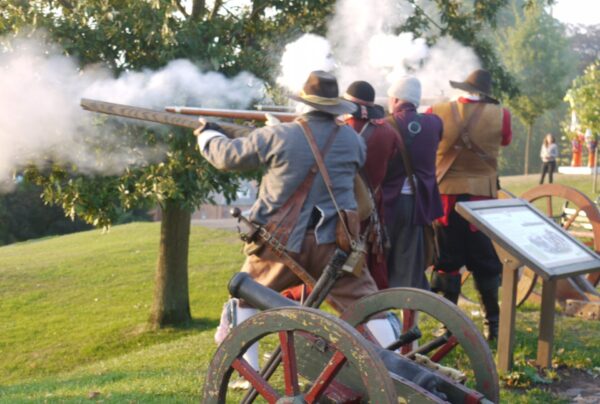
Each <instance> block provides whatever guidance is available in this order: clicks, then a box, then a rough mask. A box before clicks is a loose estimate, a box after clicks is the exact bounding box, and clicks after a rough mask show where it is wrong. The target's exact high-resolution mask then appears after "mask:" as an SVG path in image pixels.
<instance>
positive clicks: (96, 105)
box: [81, 98, 200, 129]
mask: <svg viewBox="0 0 600 404" xmlns="http://www.w3.org/2000/svg"><path fill="white" fill-rule="evenodd" d="M81 107H82V108H83V109H85V110H87V111H93V112H100V113H103V114H108V115H116V116H121V117H124V118H132V119H138V120H142V121H148V122H157V123H164V124H167V125H174V126H181V127H184V128H191V129H196V128H198V126H200V123H199V122H198V119H196V118H192V117H190V116H188V115H181V114H171V113H168V112H162V111H155V110H152V109H147V108H140V107H133V106H130V105H123V104H114V103H111V102H105V101H98V100H92V99H88V98H82V99H81Z"/></svg>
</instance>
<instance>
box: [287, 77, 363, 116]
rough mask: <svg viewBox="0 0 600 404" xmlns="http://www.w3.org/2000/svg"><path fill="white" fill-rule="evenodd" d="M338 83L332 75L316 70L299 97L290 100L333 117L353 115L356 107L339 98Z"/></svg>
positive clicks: (294, 96)
mask: <svg viewBox="0 0 600 404" xmlns="http://www.w3.org/2000/svg"><path fill="white" fill-rule="evenodd" d="M339 94H340V93H339V89H338V82H337V79H336V78H335V76H334V75H333V74H331V73H327V72H324V71H322V70H316V71H314V72H312V73H310V75H309V76H308V79H307V80H306V83H304V88H303V89H302V91H301V92H300V94H299V95H290V98H291V99H293V100H295V101H299V102H302V103H304V104H306V105H308V106H311V107H313V108H315V109H317V110H319V111H323V112H327V113H328V114H331V115H344V114H351V113H352V112H354V111H355V110H356V105H355V104H354V103H352V102H350V101H346V100H343V99H341V98H340V97H339Z"/></svg>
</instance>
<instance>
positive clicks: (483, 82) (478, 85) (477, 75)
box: [450, 69, 498, 104]
mask: <svg viewBox="0 0 600 404" xmlns="http://www.w3.org/2000/svg"><path fill="white" fill-rule="evenodd" d="M450 86H451V87H454V88H458V89H459V90H463V91H466V92H468V93H478V94H482V95H484V96H485V97H486V98H487V100H488V101H490V102H493V103H496V104H497V103H498V100H497V99H495V98H494V97H492V75H491V74H490V72H488V71H487V70H483V69H478V70H475V71H474V72H473V73H471V74H469V77H467V79H466V80H465V81H452V80H450Z"/></svg>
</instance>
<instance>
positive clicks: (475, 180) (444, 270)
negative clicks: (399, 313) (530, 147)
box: [429, 70, 512, 340]
mask: <svg viewBox="0 0 600 404" xmlns="http://www.w3.org/2000/svg"><path fill="white" fill-rule="evenodd" d="M450 85H451V86H452V87H454V88H457V89H459V90H462V91H464V92H465V93H466V94H464V95H463V96H462V97H459V98H458V99H457V100H455V101H451V102H444V103H439V104H435V105H433V106H432V107H431V108H430V110H429V111H430V112H433V113H434V114H436V115H438V116H440V117H441V118H442V121H443V122H444V134H443V136H442V141H441V142H440V146H439V147H438V150H437V161H436V165H437V168H436V169H437V180H438V184H439V187H440V192H441V194H442V204H443V206H444V216H443V217H442V218H441V219H439V220H438V221H437V223H436V226H435V230H436V239H437V242H438V246H439V256H438V259H437V262H436V263H435V265H434V270H433V273H432V276H431V290H432V291H434V292H441V293H443V295H444V297H446V298H447V299H448V300H450V301H452V302H454V303H457V302H458V297H459V295H460V289H461V275H460V273H459V271H460V269H461V267H463V266H466V268H467V270H469V271H470V272H471V273H472V274H473V278H474V280H475V287H476V289H477V291H478V293H479V300H480V303H481V305H482V306H483V313H484V318H485V319H484V335H485V336H486V338H487V339H488V340H494V339H496V338H497V337H498V324H499V317H500V307H499V306H498V287H499V286H500V274H501V272H502V264H501V263H500V260H499V259H498V256H497V255H496V250H495V249H494V246H493V245H492V242H491V240H490V239H489V238H488V237H487V236H486V235H485V234H483V233H482V232H480V231H478V230H477V229H476V228H475V227H474V226H471V225H470V224H469V222H468V221H467V220H465V219H464V218H463V217H462V216H461V215H459V214H458V213H457V212H456V211H455V209H454V208H455V205H456V203H457V202H462V201H474V200H483V199H494V198H497V192H498V160H497V158H498V153H499V151H500V146H506V145H508V144H509V143H510V142H511V139H512V130H511V117H510V112H509V111H508V110H507V109H505V108H503V107H502V106H501V105H499V102H498V101H497V100H495V99H494V98H492V96H491V90H492V77H491V75H490V73H489V72H488V71H485V70H476V71H474V72H472V73H471V74H470V75H469V76H468V77H467V79H466V80H465V81H464V82H455V81H450Z"/></svg>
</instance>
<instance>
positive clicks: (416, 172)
mask: <svg viewBox="0 0 600 404" xmlns="http://www.w3.org/2000/svg"><path fill="white" fill-rule="evenodd" d="M388 96H389V100H388V107H389V112H390V114H391V115H389V116H388V117H387V121H388V122H390V124H391V126H392V127H393V128H394V131H395V132H396V137H397V139H398V141H397V142H396V145H395V147H396V148H397V150H395V158H394V160H392V161H391V162H390V163H389V167H388V171H387V174H386V176H385V179H384V181H383V184H382V189H383V200H384V210H385V223H386V228H387V231H388V234H389V237H390V244H391V249H390V254H389V257H388V261H387V264H388V272H389V284H390V287H413V288H421V289H427V290H429V283H428V282H427V277H426V276H425V269H426V268H427V266H428V265H430V263H429V262H427V259H426V258H427V255H428V254H427V247H428V246H433V230H432V229H431V227H430V226H431V223H432V222H433V221H434V220H435V219H437V218H438V217H440V216H442V214H443V210H442V203H441V201H440V192H439V189H438V185H437V182H436V177H435V159H436V150H437V148H438V144H439V142H440V139H441V138H442V120H441V119H440V118H439V117H438V116H436V115H433V114H419V113H417V107H418V106H419V104H420V103H421V82H420V81H419V80H418V79H417V78H415V77H411V76H405V77H402V78H400V79H399V80H397V81H396V82H395V83H394V84H393V85H392V86H391V87H390V88H389V89H388ZM427 231H430V232H431V234H430V235H429V236H430V238H429V240H428V239H427V238H428V235H427V234H426V232H427ZM429 255H433V254H432V253H431V252H430V253H429Z"/></svg>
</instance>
